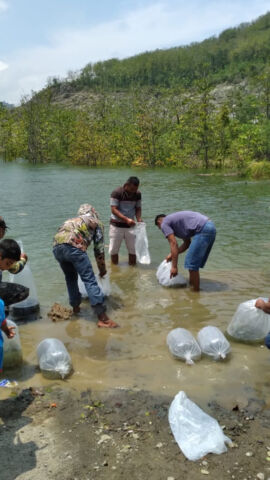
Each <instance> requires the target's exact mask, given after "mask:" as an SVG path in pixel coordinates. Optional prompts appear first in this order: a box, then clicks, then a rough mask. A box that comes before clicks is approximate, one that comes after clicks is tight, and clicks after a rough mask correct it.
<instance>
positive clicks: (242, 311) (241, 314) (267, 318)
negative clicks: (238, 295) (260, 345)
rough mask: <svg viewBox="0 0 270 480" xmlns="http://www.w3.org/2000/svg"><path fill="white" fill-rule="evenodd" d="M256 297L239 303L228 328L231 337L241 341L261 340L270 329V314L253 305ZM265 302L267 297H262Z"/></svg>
mask: <svg viewBox="0 0 270 480" xmlns="http://www.w3.org/2000/svg"><path fill="white" fill-rule="evenodd" d="M256 300H258V299H257V298H256V299H253V300H248V301H247V302H244V303H240V305H239V306H238V308H237V310H236V312H235V314H234V316H233V318H232V320H231V322H230V324H229V326H228V328H227V332H228V333H229V335H231V337H234V338H237V339H238V340H243V341H245V340H246V341H256V340H262V339H263V338H264V337H265V336H266V335H267V333H268V332H269V330H270V315H269V314H268V313H264V311H263V310H261V309H260V308H257V307H255V302H256ZM263 300H264V301H265V302H267V301H268V299H267V298H264V299H263Z"/></svg>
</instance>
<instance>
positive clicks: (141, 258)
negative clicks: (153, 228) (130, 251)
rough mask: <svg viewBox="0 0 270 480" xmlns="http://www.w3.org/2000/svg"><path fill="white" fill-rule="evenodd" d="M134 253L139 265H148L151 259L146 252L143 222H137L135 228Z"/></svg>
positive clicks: (145, 234) (146, 244)
mask: <svg viewBox="0 0 270 480" xmlns="http://www.w3.org/2000/svg"><path fill="white" fill-rule="evenodd" d="M135 235H136V240H135V251H136V258H137V260H138V262H139V263H142V264H143V265H149V264H150V263H151V258H150V254H149V250H148V238H147V233H146V225H145V223H144V222H138V223H137V224H136V226H135Z"/></svg>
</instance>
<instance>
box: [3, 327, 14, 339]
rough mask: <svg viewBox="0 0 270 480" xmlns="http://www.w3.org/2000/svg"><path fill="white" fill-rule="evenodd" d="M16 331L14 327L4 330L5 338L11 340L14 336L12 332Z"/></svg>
mask: <svg viewBox="0 0 270 480" xmlns="http://www.w3.org/2000/svg"><path fill="white" fill-rule="evenodd" d="M15 329H16V327H8V326H7V328H6V329H5V330H4V332H5V334H6V336H7V337H8V338H13V337H14V336H15V333H16V332H14V330H15Z"/></svg>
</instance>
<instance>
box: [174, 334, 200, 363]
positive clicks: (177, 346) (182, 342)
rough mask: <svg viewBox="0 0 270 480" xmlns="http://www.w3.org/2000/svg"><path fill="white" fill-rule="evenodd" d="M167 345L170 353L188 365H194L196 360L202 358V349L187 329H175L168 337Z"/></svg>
mask: <svg viewBox="0 0 270 480" xmlns="http://www.w3.org/2000/svg"><path fill="white" fill-rule="evenodd" d="M167 345H168V347H169V350H170V352H171V353H172V354H173V355H175V356H176V357H178V358H181V360H186V363H187V364H189V365H192V364H193V363H194V360H198V359H199V358H201V349H200V347H199V345H198V343H197V342H196V340H195V338H194V337H193V335H191V333H190V332H189V331H188V330H186V329H185V328H175V329H174V330H171V332H170V333H169V334H168V335H167Z"/></svg>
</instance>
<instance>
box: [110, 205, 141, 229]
mask: <svg viewBox="0 0 270 480" xmlns="http://www.w3.org/2000/svg"><path fill="white" fill-rule="evenodd" d="M111 212H112V213H113V215H115V216H116V217H118V218H119V219H120V220H122V221H123V222H124V223H126V224H127V225H129V226H130V227H131V226H132V225H135V223H136V222H134V220H132V218H128V217H126V216H125V215H123V213H121V212H120V210H118V208H117V207H115V206H111Z"/></svg>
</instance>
